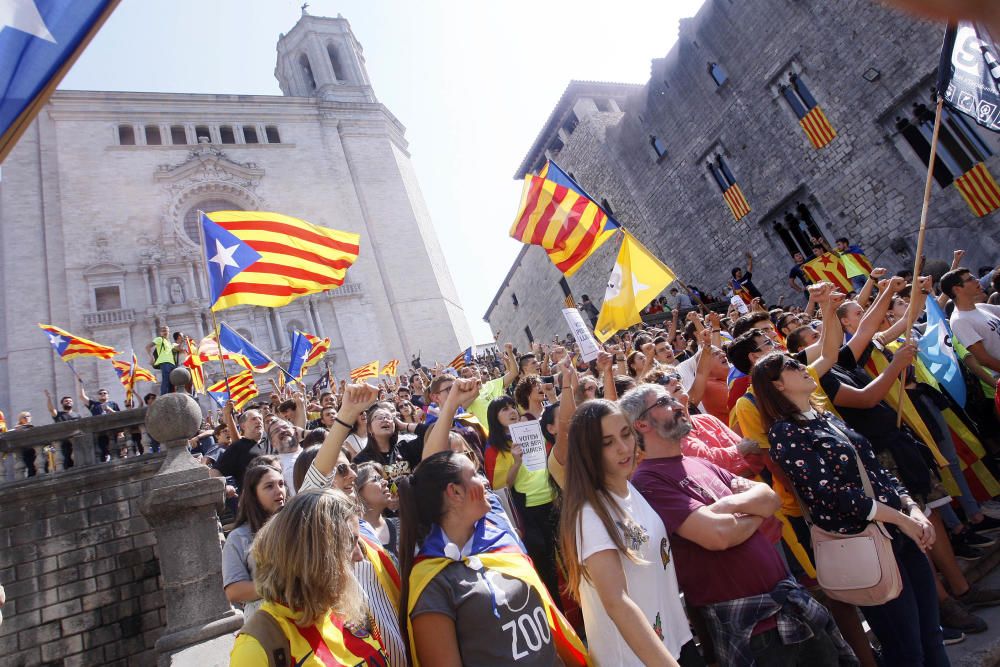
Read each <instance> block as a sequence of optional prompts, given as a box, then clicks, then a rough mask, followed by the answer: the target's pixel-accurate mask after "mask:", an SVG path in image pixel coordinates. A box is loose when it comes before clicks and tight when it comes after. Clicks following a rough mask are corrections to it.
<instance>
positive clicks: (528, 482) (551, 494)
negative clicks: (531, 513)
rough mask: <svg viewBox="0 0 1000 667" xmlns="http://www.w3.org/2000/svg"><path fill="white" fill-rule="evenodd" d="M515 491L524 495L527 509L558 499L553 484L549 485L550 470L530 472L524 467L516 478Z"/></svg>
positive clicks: (519, 470)
mask: <svg viewBox="0 0 1000 667" xmlns="http://www.w3.org/2000/svg"><path fill="white" fill-rule="evenodd" d="M514 490H515V491H517V492H518V493H523V494H524V505H525V507H538V506H539V505H544V504H546V503H551V502H552V501H553V500H555V498H556V494H555V491H553V490H552V484H550V483H549V471H548V470H536V471H534V472H532V471H530V470H528V469H527V468H525V467H524V466H523V465H522V466H521V467H520V469H518V471H517V477H515V478H514Z"/></svg>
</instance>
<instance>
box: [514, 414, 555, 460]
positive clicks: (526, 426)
mask: <svg viewBox="0 0 1000 667" xmlns="http://www.w3.org/2000/svg"><path fill="white" fill-rule="evenodd" d="M510 439H511V442H512V443H513V444H515V445H521V465H523V466H524V467H525V468H527V469H528V470H530V471H531V472H538V471H539V470H545V469H546V463H547V462H546V460H545V459H546V456H545V438H544V437H543V436H542V425H541V423H539V421H538V420H537V419H536V420H533V421H529V422H518V423H517V424H511V425H510Z"/></svg>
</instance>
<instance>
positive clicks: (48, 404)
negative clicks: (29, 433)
mask: <svg viewBox="0 0 1000 667" xmlns="http://www.w3.org/2000/svg"><path fill="white" fill-rule="evenodd" d="M43 391H45V406H46V407H47V408H48V409H49V414H50V415H52V416H53V417H55V416H56V415H58V414H59V413H58V412H57V411H56V406H54V405H52V394H50V393H49V390H48V389H45V390H43Z"/></svg>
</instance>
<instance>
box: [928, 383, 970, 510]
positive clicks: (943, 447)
mask: <svg viewBox="0 0 1000 667" xmlns="http://www.w3.org/2000/svg"><path fill="white" fill-rule="evenodd" d="M917 400H918V401H920V403H921V404H922V405H923V406H924V408H925V409H924V410H923V411H921V414H922V415H924V416H926V417H929V418H930V419H931V420H932V421H933V422H934V426H935V427H936V428H935V430H936V431H937V433H936V434H933V435H935V436H936V435H937V434H940V437H936V438H935V439H936V441H937V446H938V449H939V450H940V451H941V455H942V456H944V458H945V459H947V461H948V468H949V470H951V476H952V477H954V478H955V482H956V483H957V484H958V491H959V493H961V494H962V495H960V496H959V497H958V502H959V504H960V505H961V506H962V511H963V512H965V516H966V518H967V519H972V517H974V516H975V515H977V514H979V503H978V502H976V497H975V496H974V495H972V489H971V488H969V481H968V480H967V479H965V475H964V474H963V473H962V466H961V464H960V463H959V461H958V452H957V451H955V441H954V440H952V439H951V428H950V427H949V426H948V422H947V421H945V418H944V415H943V414H941V410H939V409H938V407H937V406H936V405H934V401H932V400H931V399H930V397H928V396H923V395H921V396H918V397H917ZM945 523H948V522H947V521H946V522H945ZM948 527H949V528H954V525H949V526H948Z"/></svg>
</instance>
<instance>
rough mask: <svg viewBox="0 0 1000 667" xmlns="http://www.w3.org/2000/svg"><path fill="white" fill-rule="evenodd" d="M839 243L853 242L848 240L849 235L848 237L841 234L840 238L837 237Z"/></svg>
mask: <svg viewBox="0 0 1000 667" xmlns="http://www.w3.org/2000/svg"><path fill="white" fill-rule="evenodd" d="M837 243H846V244H848V245H850V244H851V242H850V241H848V240H847V237H846V236H841V237H840V238H838V239H837Z"/></svg>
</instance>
